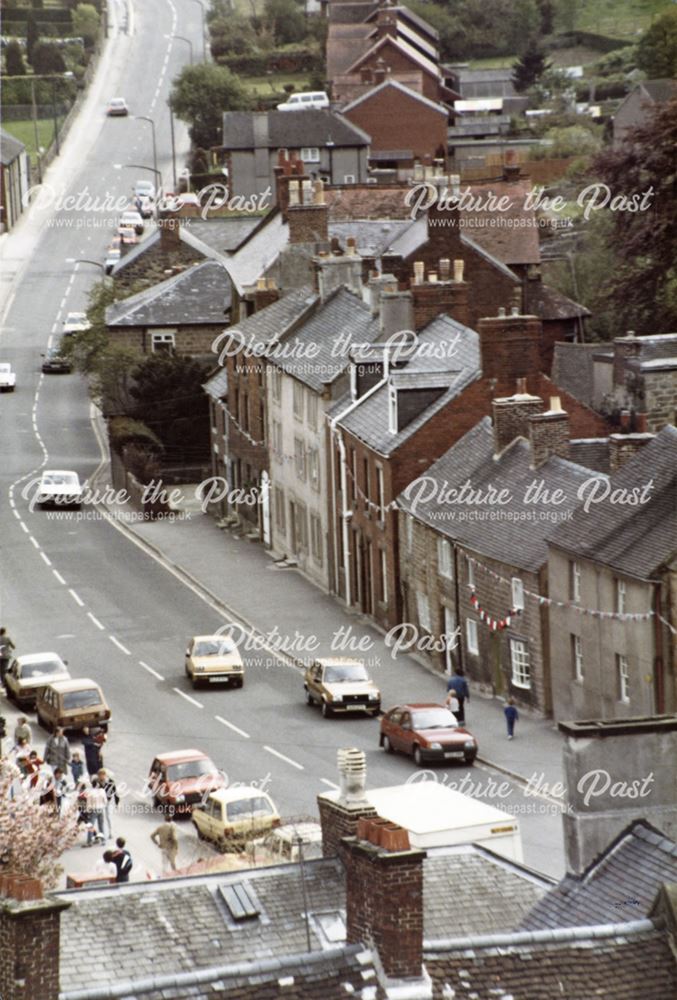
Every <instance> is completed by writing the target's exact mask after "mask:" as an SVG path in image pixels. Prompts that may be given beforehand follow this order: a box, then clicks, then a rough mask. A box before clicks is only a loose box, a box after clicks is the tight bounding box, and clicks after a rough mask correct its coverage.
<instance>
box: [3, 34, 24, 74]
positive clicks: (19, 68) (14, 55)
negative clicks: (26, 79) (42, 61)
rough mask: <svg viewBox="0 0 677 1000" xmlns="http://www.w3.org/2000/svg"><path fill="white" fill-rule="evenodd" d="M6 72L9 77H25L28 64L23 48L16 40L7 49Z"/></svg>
mask: <svg viewBox="0 0 677 1000" xmlns="http://www.w3.org/2000/svg"><path fill="white" fill-rule="evenodd" d="M5 72H6V73H7V76H25V74H26V64H25V62H24V55H23V52H22V51H21V46H20V45H19V43H18V42H17V40H16V39H15V38H13V39H12V40H11V42H10V43H9V44H8V46H7V48H6V49H5Z"/></svg>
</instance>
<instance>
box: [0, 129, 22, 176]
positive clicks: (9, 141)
mask: <svg viewBox="0 0 677 1000" xmlns="http://www.w3.org/2000/svg"><path fill="white" fill-rule="evenodd" d="M25 150H26V147H25V146H24V144H23V142H20V141H19V140H18V139H15V138H14V136H13V135H10V134H9V132H5V130H4V128H0V163H2V165H3V166H4V167H8V166H9V165H10V163H12V162H13V161H14V160H16V158H17V156H21V154H22V153H23V152H25Z"/></svg>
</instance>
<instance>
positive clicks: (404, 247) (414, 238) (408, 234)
mask: <svg viewBox="0 0 677 1000" xmlns="http://www.w3.org/2000/svg"><path fill="white" fill-rule="evenodd" d="M470 232H472V236H470V235H469V234H468V233H467V232H466V230H465V229H463V230H462V231H461V243H462V244H463V245H464V246H467V247H469V248H470V249H471V250H474V251H475V253H477V254H479V255H480V256H481V257H483V258H484V259H485V260H486V261H487V262H488V263H490V264H491V265H492V266H493V267H495V268H496V269H497V270H498V271H500V272H501V274H503V275H504V276H505V277H506V278H509V279H510V280H511V281H513V282H514V283H515V284H518V283H519V280H520V279H519V278H518V277H517V275H516V274H515V273H514V271H511V270H510V268H509V267H508V266H507V265H506V264H505V263H504V262H503V261H502V260H501V259H500V258H499V257H498V256H496V254H494V253H493V252H492V251H491V250H489V249H487V245H488V244H490V243H491V242H492V239H491V238H490V237H489V235H488V234H489V232H490V230H489V229H488V228H486V227H485V228H484V229H483V230H482V233H483V235H482V234H480V230H476V229H471V230H470ZM478 235H479V239H478V238H477V237H478ZM481 239H483V240H484V244H483V243H481V242H480V240H481ZM427 242H428V219H427V216H426V215H419V216H418V218H416V219H414V220H413V221H412V222H411V223H410V224H409V226H408V227H407V228H406V229H400V230H399V231H398V232H397V233H396V235H395V238H394V239H393V241H392V242H391V243H390V245H389V246H388V247H387V250H386V252H387V253H392V254H396V255H397V256H400V257H402V258H403V259H404V260H406V259H407V258H408V257H411V256H412V255H413V254H415V253H416V252H417V250H418V249H419V248H420V247H422V246H425V244H426V243H427ZM498 242H499V244H500V243H501V241H498ZM505 246H507V243H506V244H503V248H502V247H501V246H500V245H499V252H502V251H503V249H504V248H505ZM525 253H528V251H525ZM515 255H516V256H519V254H515ZM513 263H516V261H513Z"/></svg>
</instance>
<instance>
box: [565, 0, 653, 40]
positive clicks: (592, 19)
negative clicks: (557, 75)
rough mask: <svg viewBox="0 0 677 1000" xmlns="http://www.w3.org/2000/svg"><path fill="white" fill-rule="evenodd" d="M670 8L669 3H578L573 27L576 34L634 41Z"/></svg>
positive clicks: (621, 0) (638, 0) (625, 0)
mask: <svg viewBox="0 0 677 1000" xmlns="http://www.w3.org/2000/svg"><path fill="white" fill-rule="evenodd" d="M672 6H673V4H672V2H671V0H592V2H591V0H587V2H586V0H581V2H580V3H579V4H578V12H577V15H576V27H577V28H578V30H579V31H593V32H595V34H598V35H609V36H610V37H611V38H627V39H628V41H634V40H635V39H636V38H637V37H638V36H639V35H641V34H642V33H643V32H644V31H646V29H647V28H648V27H649V25H650V24H651V22H652V20H653V19H654V17H656V16H657V15H658V14H662V13H663V11H665V10H669V9H670V8H671V7H672Z"/></svg>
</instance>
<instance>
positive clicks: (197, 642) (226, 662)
mask: <svg viewBox="0 0 677 1000" xmlns="http://www.w3.org/2000/svg"><path fill="white" fill-rule="evenodd" d="M186 677H188V679H189V680H190V681H191V683H192V685H193V687H194V688H196V687H198V686H199V685H200V684H232V685H233V686H234V687H242V685H243V684H244V666H243V664H242V657H241V656H240V651H239V649H238V648H237V645H236V643H235V642H234V641H233V640H232V639H230V638H228V637H227V636H225V635H196V636H194V637H193V638H192V639H191V640H190V642H189V643H188V649H187V650H186Z"/></svg>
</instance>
